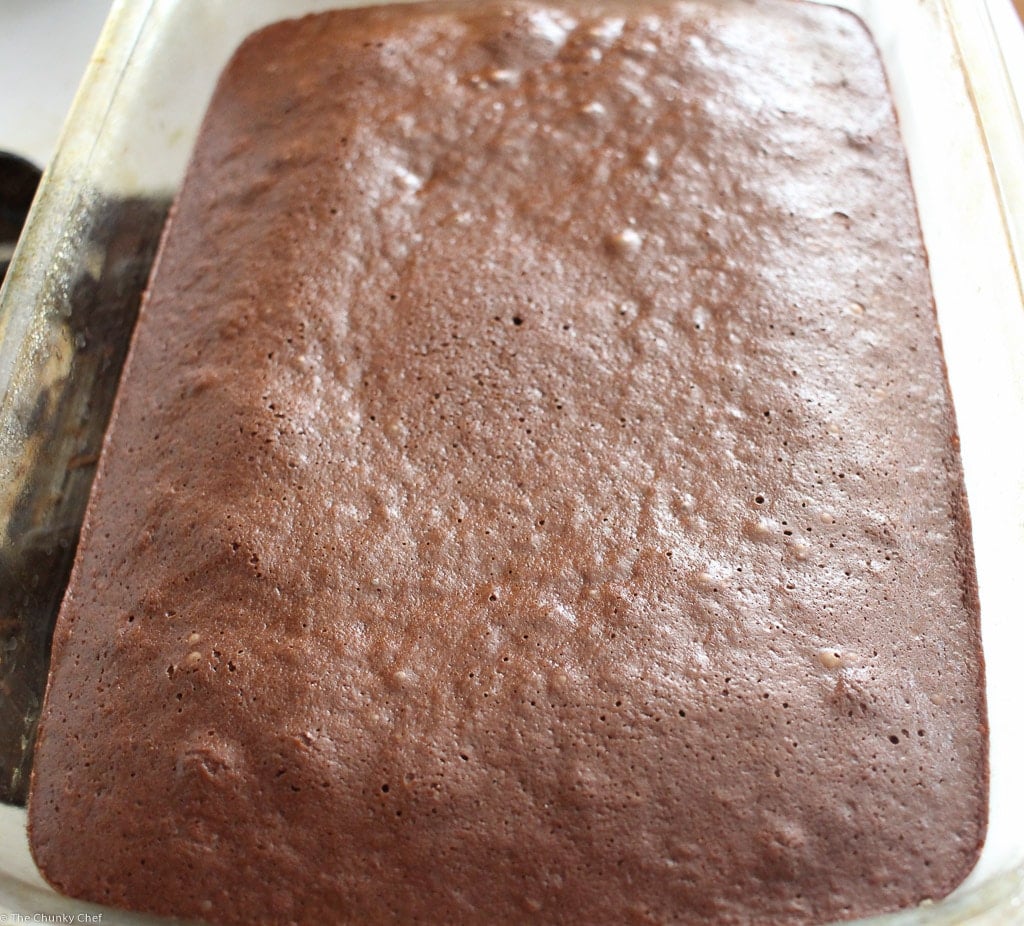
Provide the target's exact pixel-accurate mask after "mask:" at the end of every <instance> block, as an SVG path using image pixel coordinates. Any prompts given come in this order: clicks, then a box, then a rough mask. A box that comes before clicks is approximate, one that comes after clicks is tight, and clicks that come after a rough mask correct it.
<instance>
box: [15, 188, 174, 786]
mask: <svg viewBox="0 0 1024 926" xmlns="http://www.w3.org/2000/svg"><path fill="white" fill-rule="evenodd" d="M169 206H170V202H169V201H168V200H163V199H161V200H150V199H126V200H109V201H107V202H104V203H102V204H101V205H99V206H98V207H95V209H96V211H95V216H96V221H95V222H93V223H91V225H90V226H89V228H88V229H87V231H86V232H85V234H84V236H83V238H82V240H81V241H80V242H77V243H76V247H78V248H81V250H82V253H89V254H95V255H101V256H102V261H101V263H100V264H99V265H98V267H97V266H93V267H92V269H91V271H90V272H84V271H80V272H79V273H78V274H77V276H76V282H75V284H74V285H73V286H71V287H70V289H69V290H67V291H61V293H60V294H59V296H55V297H54V298H55V299H56V302H58V303H60V304H59V305H55V306H54V307H51V309H53V314H54V315H55V316H56V317H58V318H59V319H60V322H59V323H60V326H61V327H62V328H63V329H64V333H63V335H62V337H61V340H62V341H63V342H64V343H66V344H68V345H73V348H72V350H73V353H72V355H71V359H70V363H67V364H66V366H65V365H64V364H61V365H59V369H60V371H61V372H60V373H59V374H57V375H55V376H54V377H53V378H52V379H51V380H50V383H49V385H48V386H47V387H46V389H45V390H44V391H43V392H42V393H41V394H39V395H38V397H37V398H36V400H35V404H34V406H32V407H31V408H30V409H28V410H27V412H26V413H25V414H26V416H27V421H26V422H25V423H26V425H27V429H28V431H29V433H30V443H31V445H32V447H33V448H34V449H33V450H32V452H31V454H30V456H29V455H27V456H26V459H25V463H24V469H23V471H22V475H21V477H20V478H19V489H18V495H17V499H16V502H15V504H14V507H13V513H12V515H11V517H10V518H9V520H8V523H7V525H6V532H5V535H4V536H2V537H0V801H3V802H6V803H17V804H20V803H24V801H25V796H26V792H27V786H28V773H29V770H30V768H31V760H32V749H33V746H34V743H35V731H36V723H37V721H38V719H39V711H40V708H41V705H42V697H43V691H44V689H45V685H46V676H47V670H48V666H49V655H50V639H51V636H52V633H53V626H54V622H55V621H56V618H57V612H58V609H59V607H60V602H61V599H62V597H63V594H64V589H65V587H66V585H67V581H68V576H69V574H70V571H71V565H72V562H73V560H74V554H75V547H76V544H77V542H78V532H79V528H80V526H81V523H82V518H83V516H84V513H85V506H86V502H87V501H88V496H89V490H90V487H91V485H92V478H93V474H94V472H95V469H96V461H97V459H98V456H99V452H100V447H101V446H102V443H103V434H104V432H105V430H106V426H107V422H108V421H109V418H110V412H111V408H112V406H113V402H114V396H115V394H116V391H117V385H118V382H119V380H120V375H121V368H122V366H123V365H124V359H125V355H126V354H127V351H128V344H129V341H130V338H131V333H132V329H133V328H134V325H135V319H136V316H137V314H138V308H139V301H140V298H141V294H142V292H143V290H144V288H145V285H146V281H147V279H148V276H149V271H150V267H151V266H152V263H153V257H154V254H155V252H156V248H157V244H158V243H159V239H160V233H161V229H162V228H163V224H164V220H165V218H166V215H167V210H168V208H169Z"/></svg>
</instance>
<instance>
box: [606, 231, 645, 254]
mask: <svg viewBox="0 0 1024 926" xmlns="http://www.w3.org/2000/svg"><path fill="white" fill-rule="evenodd" d="M643 243H644V239H643V237H642V236H641V235H640V232H638V231H637V230H636V229H635V228H631V227H627V228H623V229H622V230H621V231H617V232H614V233H613V234H612V235H610V236H609V238H608V245H609V247H610V248H611V250H612V251H613V252H614V253H616V254H619V255H622V256H624V257H628V256H631V255H633V254H636V253H637V252H638V251H639V250H640V248H641V247H642V246H643Z"/></svg>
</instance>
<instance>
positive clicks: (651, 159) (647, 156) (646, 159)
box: [640, 148, 661, 173]
mask: <svg viewBox="0 0 1024 926" xmlns="http://www.w3.org/2000/svg"><path fill="white" fill-rule="evenodd" d="M640 163H641V164H643V166H644V167H646V168H647V169H648V170H649V171H651V172H652V173H653V172H655V171H657V170H658V169H659V168H660V167H661V155H660V154H658V150H657V148H648V149H647V150H646V151H645V152H644V153H643V155H642V156H641V158H640Z"/></svg>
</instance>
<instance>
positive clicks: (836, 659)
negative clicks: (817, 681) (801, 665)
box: [816, 646, 843, 669]
mask: <svg viewBox="0 0 1024 926" xmlns="http://www.w3.org/2000/svg"><path fill="white" fill-rule="evenodd" d="M816 656H817V659H818V662H819V663H820V664H821V666H822V668H825V669H838V668H840V667H841V666H842V665H843V652H842V650H840V649H839V648H838V647H834V646H825V647H822V648H821V649H819V650H818V652H817V654H816Z"/></svg>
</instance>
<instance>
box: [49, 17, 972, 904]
mask: <svg viewBox="0 0 1024 926" xmlns="http://www.w3.org/2000/svg"><path fill="white" fill-rule="evenodd" d="M986 756H987V744H986V726H985V715H984V704H983V678H982V659H981V653H980V650H979V638H978V605H977V597H976V589H975V574H974V567H973V563H972V550H971V540H970V529H969V523H968V514H967V507H966V503H965V499H964V489H963V483H962V477H961V468H960V462H959V457H958V450H957V437H956V431H955V426H954V418H953V411H952V407H951V404H950V398H949V395H948V391H947V387H946V382H945V376H944V370H943V361H942V356H941V353H940V346H939V339H938V334H937V330H936V320H935V314H934V310H933V304H932V296H931V291H930V287H929V279H928V270H927V261H926V257H925V252H924V249H923V246H922V243H921V236H920V232H919V229H918V223H917V218H916V213H915V206H914V200H913V197H912V193H911V187H910V182H909V179H908V174H907V168H906V163H905V158H904V153H903V151H902V148H901V144H900V139H899V134H898V130H897V126H896V121H895V118H894V116H893V111H892V107H891V104H890V101H889V97H888V93H887V88H886V83H885V77H884V75H883V72H882V69H881V66H880V63H879V59H878V56H877V54H876V52H875V49H874V47H873V45H872V41H871V39H870V38H869V36H868V35H867V34H866V32H865V30H864V29H863V27H862V26H861V24H860V23H859V22H858V21H857V20H856V19H855V18H853V17H852V16H850V15H849V14H847V13H844V12H841V11H839V10H836V9H831V8H827V7H823V6H818V5H812V4H810V3H798V2H790V0H759V2H727V0H719V2H710V0H695V2H675V3H656V2H646V3H643V4H634V3H616V2H613V0H596V2H590V0H588V2H582V0H566V2H564V3H560V4H559V5H557V6H551V5H548V4H547V3H545V2H532V0H507V2H500V3H489V4H478V3H463V4H461V5H426V6H419V7H387V8H381V9H375V10H360V11H348V12H336V13H331V14H326V15H319V16H315V17H310V18H305V19H301V20H298V21H292V22H284V23H280V24H278V25H275V26H272V27H270V28H268V29H266V30H264V31H262V32H259V33H257V34H256V35H255V36H253V37H251V38H250V39H249V40H248V41H246V43H245V44H244V46H243V47H242V48H241V50H240V51H239V52H238V53H237V54H236V56H235V57H234V59H233V61H232V62H231V64H230V66H229V67H228V69H227V71H226V73H225V74H224V76H223V78H222V80H221V82H220V85H219V88H218V90H217V93H216V97H215V100H214V102H213V104H212V108H211V110H210V112H209V115H208V117H207V119H206V122H205V124H204V126H203V129H202V133H201V137H200V140H199V144H198V147H197V148H196V152H195V156H194V160H193V162H192V165H191V168H190V171H189V173H188V178H187V180H186V182H185V185H184V188H183V190H182V193H181V195H180V198H179V202H178V204H177V209H176V214H175V215H174V216H173V218H172V220H171V223H170V226H169V230H168V232H167V237H166V240H165V242H164V245H163V248H162V252H161V255H160V258H159V261H158V267H157V269H156V270H155V273H154V277H153V280H152V284H151V289H150V292H149V295H148V298H147V300H146V304H145V306H144V308H143V311H142V316H141V320H140V323H139V326H138V330H137V334H136V339H135V342H134V346H133V349H132V354H131V358H130V361H129V363H128V367H127V370H126V372H125V374H124V379H123V383H122V389H121V393H120V397H119V400H118V405H117V409H116V414H115V418H114V421H113V424H112V425H111V428H110V432H109V436H108V441H107V444H106V448H105V451H104V454H103V459H102V463H101V467H100V473H99V475H98V477H97V480H96V484H95V490H94V493H93V498H92V502H91V507H90V510H89V515H88V519H87V523H86V525H85V528H84V530H83V534H82V540H81V546H80V550H79V553H78V560H77V565H76V567H75V572H74V576H73V578H72V581H71V585H70V588H69V590H68V593H67V598H66V602H65V604H64V609H63V613H62V615H61V619H60V623H59V626H58V629H57V634H56V639H55V641H54V653H53V668H52V674H51V678H50V684H49V690H48V694H47V703H46V708H45V715H44V718H43V724H42V732H41V737H40V742H39V747H38V753H37V758H36V767H35V773H34V780H33V792H32V797H31V805H30V814H31V824H30V825H31V840H32V846H33V850H34V852H35V856H36V859H37V861H38V863H39V865H40V867H41V869H42V870H43V872H44V873H45V875H46V877H47V878H48V879H49V880H50V881H51V882H52V883H53V884H54V885H55V886H56V887H57V888H59V889H60V890H62V891H65V892H67V893H69V894H72V895H74V896H77V897H82V898H87V899H90V900H95V901H100V902H105V903H109V904H113V905H115V906H122V907H128V908H131V909H135V910H147V911H153V912H158V913H168V914H176V915H179V916H187V917H198V918H201V919H209V920H211V921H216V922H221V923H253V922H273V923H286V922H287V923H291V922H295V923H326V922H345V923H377V922H402V923H406V922H409V923H411V922H418V923H432V924H441V923H460V924H498V923H508V924H513V923H515V924H518V923H523V922H538V923H586V924H625V923H668V922H677V923H688V924H738V923H756V924H775V923H785V924H807V923H820V922H824V921H827V920H832V919H838V918H850V917H857V916H863V915H867V914H871V913H875V912H877V911H882V910H892V909H895V908H897V907H902V906H906V905H909V904H915V903H918V902H919V901H922V900H925V899H926V898H937V897H941V896H942V895H944V894H945V893H947V892H948V891H950V890H951V889H952V888H953V887H954V886H955V885H956V884H957V883H958V882H959V881H960V880H961V879H962V878H963V877H964V876H965V874H966V873H967V872H968V870H969V869H970V868H971V866H972V864H973V863H974V861H975V859H976V857H977V855H978V851H979V847H980V846H981V843H982V839H983V835H984V829H985V816H986V809H985V805H986V786H987V758H986Z"/></svg>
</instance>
